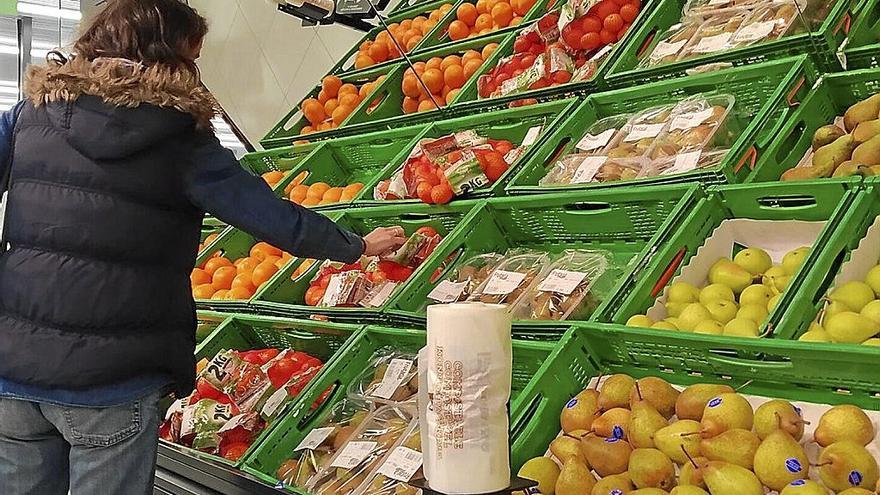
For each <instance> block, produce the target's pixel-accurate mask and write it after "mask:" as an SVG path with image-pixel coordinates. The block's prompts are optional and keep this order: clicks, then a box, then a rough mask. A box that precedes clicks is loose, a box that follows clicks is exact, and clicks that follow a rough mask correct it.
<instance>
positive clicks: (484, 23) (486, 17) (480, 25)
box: [474, 14, 495, 32]
mask: <svg viewBox="0 0 880 495" xmlns="http://www.w3.org/2000/svg"><path fill="white" fill-rule="evenodd" d="M493 22H495V21H494V20H493V19H492V15H491V14H480V15H479V16H478V17H477V22H475V23H474V31H477V32H479V31H482V30H484V29H492V23H493Z"/></svg>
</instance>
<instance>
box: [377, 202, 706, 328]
mask: <svg viewBox="0 0 880 495" xmlns="http://www.w3.org/2000/svg"><path fill="white" fill-rule="evenodd" d="M699 197H700V194H699V193H698V191H697V189H696V187H693V186H692V187H687V186H683V185H681V186H653V187H644V188H641V189H640V190H639V191H638V194H628V193H627V192H623V191H620V192H618V191H613V190H607V191H596V192H595V193H594V194H591V195H589V196H585V195H583V194H577V193H566V194H552V195H551V194H548V195H543V196H531V197H528V198H498V199H491V200H489V201H487V202H486V203H484V204H483V205H482V206H481V207H480V208H478V209H477V210H476V211H475V212H474V214H472V215H471V216H470V218H468V219H467V220H465V222H464V224H463V226H462V227H461V228H460V229H459V230H458V231H456V233H455V235H454V236H452V238H450V239H447V242H446V243H445V244H443V245H441V246H440V247H439V248H438V249H437V251H436V252H435V253H434V256H433V257H432V258H431V259H429V260H428V262H426V264H429V263H432V265H430V266H429V267H428V269H427V270H423V271H421V273H417V274H416V275H414V281H413V283H411V284H409V285H408V288H407V289H406V290H404V291H401V292H400V293H399V295H397V296H396V297H394V298H393V299H392V300H391V302H390V305H389V308H390V309H389V313H390V314H391V315H393V316H395V317H396V318H399V319H401V320H402V321H410V322H413V323H419V324H424V321H425V316H426V313H425V312H426V307H427V305H429V304H432V303H433V302H432V301H431V300H430V299H428V294H430V293H431V291H432V290H433V289H434V288H435V287H436V286H437V284H438V283H439V282H440V281H441V280H443V279H445V278H446V276H447V275H449V274H450V273H451V272H452V271H453V270H455V269H456V268H457V267H459V266H460V265H461V264H462V263H463V262H465V261H467V260H468V259H470V258H472V257H473V256H475V255H480V254H487V253H493V252H494V253H498V254H504V253H505V252H507V251H508V250H509V249H511V248H531V249H535V250H539V251H546V252H551V253H560V252H561V251H563V250H565V249H588V250H590V249H592V250H606V251H608V252H610V254H611V256H612V257H613V261H612V262H611V264H612V267H611V268H609V271H608V273H607V274H606V275H605V276H603V277H602V278H601V279H600V280H601V281H602V282H601V283H598V282H597V286H596V288H595V291H596V293H597V294H599V293H602V295H604V296H605V297H604V299H602V300H601V301H600V302H599V306H598V307H597V308H596V309H595V310H594V311H593V312H592V315H591V316H590V319H592V320H598V321H608V320H609V319H610V318H611V316H612V314H613V313H614V310H615V309H616V308H617V305H618V304H619V300H620V299H621V298H622V297H623V295H624V294H626V293H628V292H629V291H630V290H632V288H633V285H634V284H635V283H636V282H637V281H638V280H639V279H640V278H641V272H642V271H643V270H644V269H645V268H646V266H647V264H648V263H650V262H652V260H653V257H654V256H655V252H656V250H657V249H658V248H660V247H662V246H664V245H666V243H665V239H666V238H667V236H668V235H669V234H670V233H671V232H672V231H673V230H674V229H675V226H676V220H677V219H678V218H681V217H682V216H684V215H685V214H687V212H688V211H690V210H691V209H692V208H694V206H695V205H696V204H697V202H698V199H699ZM450 257H452V258H453V259H454V262H453V263H449V264H448V266H446V267H445V268H441V262H442V261H444V260H447V259H448V258H450ZM435 268H441V273H440V274H439V276H437V275H436V274H435ZM515 325H516V330H515V335H516V336H517V337H518V338H524V339H525V338H527V339H537V340H555V339H558V338H559V336H560V335H561V333H562V332H563V331H564V330H565V328H567V327H568V325H570V323H567V322H564V321H525V320H523V321H517V322H515Z"/></svg>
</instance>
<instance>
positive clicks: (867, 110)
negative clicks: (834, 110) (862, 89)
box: [843, 93, 880, 132]
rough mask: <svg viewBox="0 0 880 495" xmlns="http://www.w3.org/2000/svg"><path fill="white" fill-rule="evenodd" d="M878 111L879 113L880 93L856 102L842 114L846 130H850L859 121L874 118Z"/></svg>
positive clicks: (853, 128) (852, 129) (854, 127)
mask: <svg viewBox="0 0 880 495" xmlns="http://www.w3.org/2000/svg"><path fill="white" fill-rule="evenodd" d="M878 113H880V93H878V94H876V95H873V96H871V97H870V98H866V99H864V100H861V101H858V102H856V103H855V104H853V105H852V106H850V107H849V108H847V109H846V112H845V113H844V114H843V124H844V126H845V127H846V131H847V132H852V131H854V130H855V129H856V127H857V126H858V125H859V124H860V123H862V122H867V121H869V120H874V119H876V118H877V114H878Z"/></svg>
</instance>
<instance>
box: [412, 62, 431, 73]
mask: <svg viewBox="0 0 880 495" xmlns="http://www.w3.org/2000/svg"><path fill="white" fill-rule="evenodd" d="M413 67H414V68H415V69H416V74H418V75H422V73H423V72H425V69H427V68H428V66H427V64H426V63H425V62H416V63H414V64H413Z"/></svg>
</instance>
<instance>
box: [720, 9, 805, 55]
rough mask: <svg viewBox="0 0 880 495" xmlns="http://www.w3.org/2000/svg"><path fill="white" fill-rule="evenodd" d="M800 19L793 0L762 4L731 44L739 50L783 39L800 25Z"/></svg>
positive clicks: (743, 25)
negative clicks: (793, 28) (790, 30)
mask: <svg viewBox="0 0 880 495" xmlns="http://www.w3.org/2000/svg"><path fill="white" fill-rule="evenodd" d="M798 18H799V15H798V8H797V5H796V4H795V2H794V1H793V0H780V1H776V2H772V3H770V4H769V5H764V4H762V5H761V6H760V7H757V8H755V9H754V10H753V11H752V14H751V15H750V16H749V17H748V18H747V19H746V20H745V21H744V22H743V24H742V26H740V28H739V29H738V30H737V32H736V33H734V35H733V37H732V38H731V39H730V44H731V46H732V47H737V48H738V47H741V46H748V45H752V44H755V43H761V42H764V41H770V40H775V39H778V38H781V37H783V36H785V34H786V33H788V31H789V29H791V28H792V26H794V25H795V24H797V23H798Z"/></svg>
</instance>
